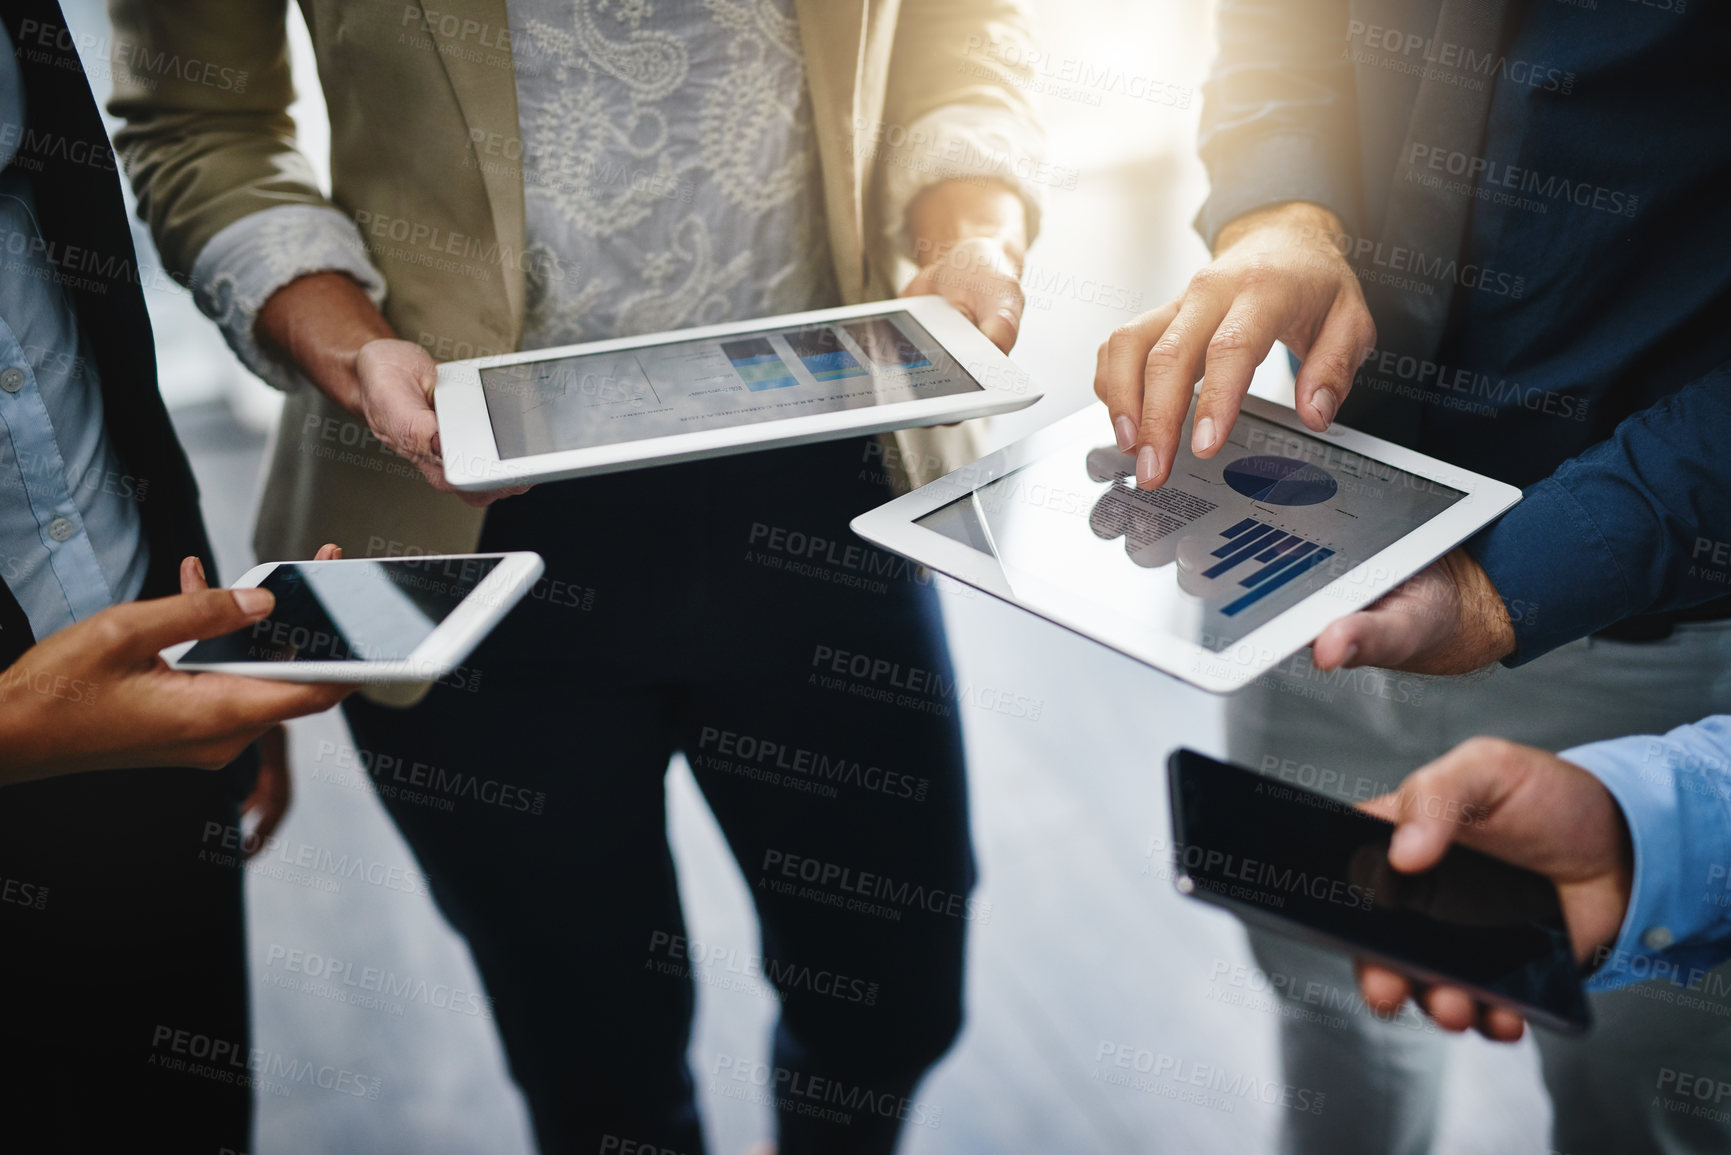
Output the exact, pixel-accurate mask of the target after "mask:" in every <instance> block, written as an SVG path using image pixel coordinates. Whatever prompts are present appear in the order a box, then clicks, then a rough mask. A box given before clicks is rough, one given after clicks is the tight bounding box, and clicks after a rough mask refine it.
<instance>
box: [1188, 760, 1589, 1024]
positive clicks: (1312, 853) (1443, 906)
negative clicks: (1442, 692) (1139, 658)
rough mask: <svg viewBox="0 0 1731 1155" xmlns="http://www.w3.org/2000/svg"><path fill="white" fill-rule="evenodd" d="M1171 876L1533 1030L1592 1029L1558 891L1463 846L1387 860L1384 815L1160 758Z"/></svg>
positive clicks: (1233, 770)
mask: <svg viewBox="0 0 1731 1155" xmlns="http://www.w3.org/2000/svg"><path fill="white" fill-rule="evenodd" d="M1167 773H1168V777H1169V779H1170V782H1171V788H1172V836H1173V843H1174V851H1173V853H1174V858H1175V862H1174V871H1173V881H1174V883H1175V884H1176V885H1177V887H1178V890H1179V892H1180V893H1182V894H1186V895H1189V896H1190V897H1192V898H1197V899H1201V900H1202V901H1203V902H1210V903H1213V904H1215V905H1216V906H1222V907H1225V908H1226V909H1227V910H1230V911H1231V912H1232V913H1233V914H1235V915H1237V916H1238V917H1239V918H1241V919H1243V920H1244V921H1246V922H1249V923H1255V924H1258V925H1260V926H1263V927H1266V928H1268V929H1269V930H1272V931H1275V932H1277V933H1280V934H1286V935H1290V936H1292V937H1295V938H1301V939H1304V940H1306V941H1309V942H1312V943H1315V944H1317V945H1319V946H1322V947H1325V948H1328V949H1331V950H1338V951H1341V952H1342V953H1345V954H1351V955H1355V956H1358V957H1361V958H1365V959H1369V960H1372V961H1375V962H1380V963H1383V964H1385V965H1387V966H1389V967H1391V968H1393V969H1396V970H1399V971H1402V972H1404V973H1406V974H1409V975H1411V976H1413V977H1414V978H1416V979H1417V980H1418V981H1419V982H1421V983H1447V984H1449V985H1451V986H1458V987H1462V988H1464V989H1466V990H1468V991H1471V992H1472V993H1473V994H1474V995H1475V996H1476V997H1477V998H1479V999H1481V1000H1482V1001H1484V1002H1487V1003H1494V1004H1497V1005H1500V1006H1505V1007H1508V1008H1510V1009H1512V1010H1514V1011H1517V1012H1519V1013H1520V1014H1521V1015H1522V1016H1524V1017H1525V1018H1527V1019H1529V1020H1531V1021H1532V1022H1534V1023H1537V1024H1539V1025H1541V1026H1545V1027H1549V1028H1550V1029H1552V1030H1556V1031H1561V1032H1564V1033H1566V1034H1580V1033H1582V1032H1584V1031H1586V1030H1587V1029H1588V1027H1590V1026H1591V1025H1592V1013H1591V1011H1590V1010H1589V1009H1588V1006H1587V998H1586V994H1585V992H1584V991H1583V990H1582V988H1581V968H1580V966H1579V965H1578V964H1577V963H1576V962H1575V956H1574V952H1573V950H1572V949H1571V948H1570V946H1569V928H1568V925H1567V924H1566V923H1565V922H1564V921H1563V908H1562V903H1561V901H1560V900H1559V899H1558V897H1557V888H1556V887H1555V886H1554V885H1553V884H1552V883H1551V880H1550V879H1548V878H1546V877H1545V876H1544V875H1542V874H1535V873H1534V872H1533V871H1530V870H1527V869H1525V868H1523V867H1519V866H1515V865H1513V864H1512V863H1508V862H1504V861H1503V860H1502V859H1500V858H1493V857H1491V856H1490V855H1488V854H1481V853H1480V852H1478V851H1476V850H1471V849H1469V848H1467V847H1464V846H1458V845H1456V846H1451V847H1450V848H1449V850H1448V853H1447V854H1445V855H1444V856H1443V860H1442V861H1441V862H1440V863H1438V864H1437V866H1436V867H1435V868H1434V869H1432V870H1427V871H1425V872H1423V873H1422V874H1400V873H1398V872H1396V871H1395V870H1394V868H1393V867H1391V866H1389V864H1388V842H1389V838H1390V837H1391V836H1392V835H1393V833H1394V826H1393V824H1392V823H1389V822H1385V821H1384V820H1382V819H1380V818H1376V817H1373V816H1371V815H1369V814H1366V813H1364V812H1363V811H1362V810H1358V809H1356V808H1355V807H1353V806H1352V805H1350V804H1349V803H1345V802H1337V801H1336V800H1334V799H1333V798H1330V797H1328V796H1327V795H1326V794H1318V793H1316V792H1315V791H1312V790H1305V789H1302V788H1301V787H1297V786H1292V785H1289V784H1287V783H1285V782H1281V781H1278V780H1276V779H1273V778H1268V777H1265V776H1264V775H1261V774H1258V773H1256V772H1255V771H1254V770H1247V769H1245V768H1244V767H1242V766H1234V765H1232V764H1231V763H1228V762H1219V761H1216V760H1215V759H1213V758H1209V757H1207V756H1206V755H1203V754H1198V753H1197V752H1196V751H1194V750H1184V749H1180V750H1176V751H1174V752H1173V754H1172V757H1171V758H1170V759H1168V761H1167Z"/></svg>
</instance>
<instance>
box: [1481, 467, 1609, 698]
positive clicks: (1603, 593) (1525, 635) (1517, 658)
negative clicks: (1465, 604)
mask: <svg viewBox="0 0 1731 1155" xmlns="http://www.w3.org/2000/svg"><path fill="white" fill-rule="evenodd" d="M1466 550H1467V552H1468V553H1469V554H1471V555H1472V556H1473V559H1474V560H1476V561H1477V562H1478V563H1479V566H1480V567H1481V568H1482V569H1483V570H1484V571H1485V576H1486V577H1488V578H1490V579H1491V585H1492V586H1494V587H1495V588H1496V591H1497V594H1498V595H1499V596H1500V597H1501V598H1502V599H1503V605H1504V606H1505V607H1507V609H1508V612H1509V624H1510V625H1511V626H1513V627H1514V633H1515V650H1514V653H1512V654H1510V655H1509V656H1508V657H1507V658H1504V659H1503V664H1504V665H1505V666H1519V665H1522V664H1523V663H1526V662H1530V661H1532V660H1533V659H1534V658H1537V657H1539V656H1540V655H1542V654H1546V653H1549V652H1550V651H1552V650H1554V649H1556V648H1557V647H1558V646H1561V645H1564V644H1566V643H1568V642H1572V641H1574V640H1576V639H1577V638H1584V637H1586V636H1587V635H1588V634H1591V633H1593V632H1594V631H1596V630H1602V629H1604V628H1605V627H1606V626H1609V625H1612V624H1614V623H1616V622H1619V621H1622V620H1623V619H1624V618H1626V617H1628V616H1629V615H1630V614H1632V613H1635V612H1636V611H1637V608H1638V606H1637V602H1636V598H1635V595H1634V590H1633V588H1632V587H1631V586H1630V583H1629V579H1628V577H1627V575H1626V573H1625V571H1624V568H1623V566H1622V564H1621V563H1620V562H1619V561H1618V560H1617V551H1616V550H1614V549H1612V548H1611V545H1610V543H1609V542H1607V541H1606V540H1605V535H1604V534H1603V533H1601V532H1600V530H1599V527H1598V525H1597V524H1596V523H1595V522H1594V521H1593V518H1592V516H1591V515H1590V514H1589V513H1588V512H1587V511H1586V509H1585V508H1584V507H1583V506H1582V505H1581V503H1580V502H1579V501H1578V500H1576V498H1575V495H1574V494H1572V493H1570V492H1569V490H1568V488H1567V487H1566V486H1564V485H1563V484H1562V483H1561V482H1559V481H1558V480H1557V479H1555V478H1546V479H1545V480H1543V481H1540V482H1538V483H1536V484H1534V485H1530V486H1528V487H1527V488H1526V490H1525V491H1524V492H1523V493H1522V494H1521V500H1520V503H1519V504H1518V505H1516V506H1515V507H1514V508H1513V509H1511V510H1509V511H1508V512H1507V513H1505V514H1504V515H1503V516H1502V517H1501V518H1499V519H1498V520H1497V521H1495V522H1493V523H1492V524H1491V525H1490V526H1489V527H1488V528H1486V529H1484V530H1482V531H1481V532H1480V533H1478V534H1477V535H1475V536H1474V537H1473V538H1472V539H1471V540H1470V541H1468V542H1467V544H1466ZM1582 574H1591V575H1593V579H1592V580H1591V581H1583V580H1581V575H1582Z"/></svg>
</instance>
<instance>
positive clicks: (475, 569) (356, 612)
mask: <svg viewBox="0 0 1731 1155" xmlns="http://www.w3.org/2000/svg"><path fill="white" fill-rule="evenodd" d="M544 568H545V565H544V563H543V562H542V561H541V557H540V555H539V554H534V553H488V554H439V555H427V556H422V557H393V558H355V559H353V560H350V559H344V560H341V561H280V562H266V563H265V564H263V565H259V566H254V567H253V568H252V569H250V570H248V571H247V572H246V574H245V575H244V576H243V577H242V578H241V579H240V580H239V581H237V582H235V583H234V587H233V588H235V589H244V588H246V587H248V586H257V587H259V588H261V589H267V590H269V591H271V593H273V594H275V595H276V608H275V609H273V610H272V611H271V612H270V615H269V616H268V617H265V618H263V619H261V620H260V621H257V622H255V623H253V624H252V625H251V626H248V627H247V628H246V629H243V630H237V631H235V632H234V633H232V634H223V635H222V636H220V637H215V638H206V639H204V640H203V641H195V642H182V643H181V644H179V645H177V646H171V647H169V648H168V649H166V650H164V651H162V656H163V659H164V660H165V661H167V662H168V664H169V665H170V666H172V667H173V668H175V669H177V670H221V671H225V672H227V673H231V674H245V675H246V676H248V677H253V678H274V679H277V680H279V681H285V682H433V681H437V680H439V679H440V678H442V677H445V676H446V675H447V674H449V673H451V672H452V671H453V670H455V669H456V668H457V667H458V666H459V665H461V664H462V662H463V660H464V659H465V658H467V657H468V656H469V654H470V653H472V652H473V651H474V649H475V647H476V646H478V645H479V644H480V643H481V639H483V638H485V637H486V636H487V635H488V634H489V633H491V632H492V630H493V627H494V626H496V625H498V624H499V622H500V621H501V620H502V619H503V618H504V617H505V615H506V614H507V613H509V612H510V610H511V607H512V606H514V605H516V604H517V603H518V602H519V601H521V600H522V599H523V597H524V595H525V594H527V593H528V592H529V589H530V587H532V586H533V585H534V584H535V581H536V579H537V578H539V577H540V576H541V572H542V570H543V569H544Z"/></svg>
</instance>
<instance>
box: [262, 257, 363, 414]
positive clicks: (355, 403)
mask: <svg viewBox="0 0 1731 1155" xmlns="http://www.w3.org/2000/svg"><path fill="white" fill-rule="evenodd" d="M254 332H255V334H256V336H257V338H258V340H259V343H260V344H261V345H263V346H265V347H267V348H269V349H270V350H272V351H273V352H275V353H277V354H278V355H280V356H284V357H287V358H288V359H289V360H291V361H292V362H293V363H294V364H295V365H296V367H298V368H299V369H300V371H301V372H302V373H303V374H304V375H305V376H306V378H307V380H309V381H311V382H312V383H313V384H314V385H315V386H317V388H318V389H319V391H320V392H322V393H324V394H325V396H327V397H329V398H330V399H331V400H332V401H335V402H336V403H337V404H338V405H341V406H342V407H343V408H344V409H346V410H348V411H349V412H350V413H352V414H355V415H356V416H360V414H361V403H360V377H359V376H358V374H357V373H356V369H355V363H356V358H357V357H358V356H359V354H360V351H361V348H362V346H364V345H366V344H367V343H368V342H369V341H376V340H380V339H383V338H391V337H395V336H396V334H395V333H393V332H392V331H391V326H390V323H389V322H388V321H386V320H385V317H384V314H383V313H381V312H379V309H378V306H376V305H374V304H373V302H372V299H371V298H370V297H368V296H367V292H366V290H365V289H363V288H361V286H360V285H358V284H356V283H355V281H354V280H353V279H351V278H350V277H348V276H346V275H344V274H342V273H313V274H311V275H310V276H305V277H300V278H298V279H297V280H294V281H291V282H289V283H288V284H287V285H284V286H283V287H282V288H281V289H278V290H277V291H276V292H275V293H273V294H272V295H271V297H270V299H269V300H267V301H266V302H265V304H264V307H263V308H262V309H260V310H259V314H258V322H257V325H256V327H255V329H254Z"/></svg>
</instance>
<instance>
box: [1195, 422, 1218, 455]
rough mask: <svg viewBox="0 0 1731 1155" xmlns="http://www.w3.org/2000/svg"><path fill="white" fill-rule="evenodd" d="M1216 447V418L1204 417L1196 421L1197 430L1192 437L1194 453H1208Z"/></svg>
mask: <svg viewBox="0 0 1731 1155" xmlns="http://www.w3.org/2000/svg"><path fill="white" fill-rule="evenodd" d="M1213 448H1214V418H1212V417H1204V418H1202V420H1200V421H1198V422H1197V423H1196V432H1195V434H1193V435H1192V436H1191V438H1190V451H1191V452H1192V453H1207V452H1208V451H1209V450H1210V449H1213Z"/></svg>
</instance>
